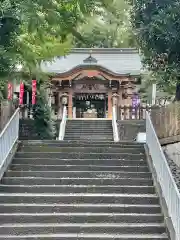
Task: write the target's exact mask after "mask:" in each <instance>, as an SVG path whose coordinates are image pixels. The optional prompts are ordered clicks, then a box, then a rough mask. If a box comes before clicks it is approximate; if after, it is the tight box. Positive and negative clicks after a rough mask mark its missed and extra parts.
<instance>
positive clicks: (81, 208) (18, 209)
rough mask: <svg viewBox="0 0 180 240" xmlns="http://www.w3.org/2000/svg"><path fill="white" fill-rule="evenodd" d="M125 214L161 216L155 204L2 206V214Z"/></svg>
mask: <svg viewBox="0 0 180 240" xmlns="http://www.w3.org/2000/svg"><path fill="white" fill-rule="evenodd" d="M67 212H71V213H77V212H78V213H82V214H85V213H98V214H100V213H110V214H115V213H125V214H150V213H151V214H161V208H160V205H159V204H157V205H154V204H148V205H146V204H143V205H138V204H116V203H113V204H103V203H96V204H92V203H89V204H82V203H81V204H79V203H74V204H66V203H65V204H62V203H58V204H54V203H53V204H47V203H44V204H34V203H30V204H29V203H28V204H27V203H23V204H22V203H4V204H0V213H10V214H11V213H14V214H16V213H67Z"/></svg>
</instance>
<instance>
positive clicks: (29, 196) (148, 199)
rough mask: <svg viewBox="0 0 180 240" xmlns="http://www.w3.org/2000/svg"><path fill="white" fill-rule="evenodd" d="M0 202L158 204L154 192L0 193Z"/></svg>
mask: <svg viewBox="0 0 180 240" xmlns="http://www.w3.org/2000/svg"><path fill="white" fill-rule="evenodd" d="M0 203H34V204H35V203H39V204H42V203H50V204H53V203H66V204H68V203H94V204H95V203H108V204H112V203H116V204H117V203H119V204H141V205H143V204H145V205H147V204H159V199H158V197H157V195H156V194H115V193H113V194H107V193H106V194H105V193H104V194H103V193H66V194H63V193H62V194H52V193H44V194H40V193H38V194H34V193H0Z"/></svg>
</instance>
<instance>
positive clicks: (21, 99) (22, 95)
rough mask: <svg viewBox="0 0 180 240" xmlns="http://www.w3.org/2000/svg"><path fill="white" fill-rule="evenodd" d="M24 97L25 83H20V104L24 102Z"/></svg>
mask: <svg viewBox="0 0 180 240" xmlns="http://www.w3.org/2000/svg"><path fill="white" fill-rule="evenodd" d="M23 97H24V83H22V82H21V83H20V91H19V105H22V104H23Z"/></svg>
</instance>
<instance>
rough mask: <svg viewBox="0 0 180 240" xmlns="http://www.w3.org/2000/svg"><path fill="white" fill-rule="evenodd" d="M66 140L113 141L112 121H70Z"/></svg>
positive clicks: (67, 124) (67, 126)
mask: <svg viewBox="0 0 180 240" xmlns="http://www.w3.org/2000/svg"><path fill="white" fill-rule="evenodd" d="M64 140H82V141H83V140H92V141H112V140H113V130H112V121H111V120H68V121H67V123H66V131H65V137H64Z"/></svg>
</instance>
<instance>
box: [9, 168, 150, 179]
mask: <svg viewBox="0 0 180 240" xmlns="http://www.w3.org/2000/svg"><path fill="white" fill-rule="evenodd" d="M5 176H6V177H50V178H52V177H54V178H57V177H58V178H60V177H69V178H72V177H73V178H77V177H81V178H100V179H101V178H109V179H116V178H146V179H151V178H152V174H151V173H150V172H119V171H118V172H115V171H113V172H111V171H73V172H72V171H11V170H8V171H7V172H6V173H5Z"/></svg>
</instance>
